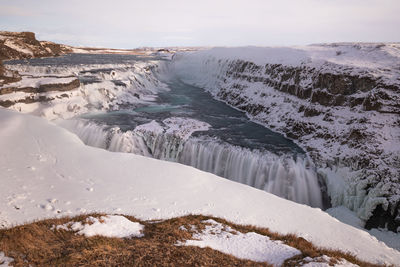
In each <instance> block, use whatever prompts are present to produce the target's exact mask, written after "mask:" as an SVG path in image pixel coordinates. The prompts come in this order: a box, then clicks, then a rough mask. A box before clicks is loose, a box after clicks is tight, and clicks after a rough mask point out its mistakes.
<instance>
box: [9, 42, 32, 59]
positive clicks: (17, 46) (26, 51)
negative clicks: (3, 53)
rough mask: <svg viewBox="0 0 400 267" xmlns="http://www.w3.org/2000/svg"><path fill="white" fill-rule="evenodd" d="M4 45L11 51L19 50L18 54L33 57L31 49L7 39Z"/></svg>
mask: <svg viewBox="0 0 400 267" xmlns="http://www.w3.org/2000/svg"><path fill="white" fill-rule="evenodd" d="M4 45H6V46H8V47H9V48H11V49H14V50H17V51H18V52H20V53H22V54H27V55H30V56H33V52H32V50H31V49H28V48H27V47H22V46H21V44H18V43H16V42H15V41H13V40H10V39H7V40H6V41H5V42H4ZM23 45H25V46H27V44H24V43H23Z"/></svg>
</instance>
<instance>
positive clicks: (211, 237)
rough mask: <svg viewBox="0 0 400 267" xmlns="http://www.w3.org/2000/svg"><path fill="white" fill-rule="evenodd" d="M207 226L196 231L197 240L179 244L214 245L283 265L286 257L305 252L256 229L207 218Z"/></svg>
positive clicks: (242, 255) (240, 256)
mask: <svg viewBox="0 0 400 267" xmlns="http://www.w3.org/2000/svg"><path fill="white" fill-rule="evenodd" d="M203 223H205V224H206V227H205V229H204V230H202V231H201V232H197V233H195V234H193V236H192V237H193V240H186V241H185V242H179V243H178V244H177V245H178V246H197V247H201V248H204V247H210V248H212V249H215V250H218V251H221V252H223V253H226V254H231V255H233V256H235V257H237V258H240V259H247V260H252V261H256V262H268V263H270V264H273V265H275V266H280V265H282V264H283V262H284V261H285V260H286V259H289V258H291V257H293V256H296V255H299V254H301V251H299V250H297V249H295V248H293V247H290V246H287V245H285V244H283V243H282V242H281V241H273V240H271V239H270V238H269V237H268V236H263V235H260V234H257V233H254V232H249V233H245V234H243V233H241V232H238V231H236V230H234V229H232V228H231V227H229V226H227V225H223V224H221V223H218V222H216V221H214V220H211V219H210V220H206V221H203Z"/></svg>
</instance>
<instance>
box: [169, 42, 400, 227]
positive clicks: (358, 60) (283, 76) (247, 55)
mask: <svg viewBox="0 0 400 267" xmlns="http://www.w3.org/2000/svg"><path fill="white" fill-rule="evenodd" d="M229 50H231V52H232V53H230V52H229ZM255 52H256V53H254V49H253V50H252V48H247V49H241V50H240V51H239V50H238V49H236V50H235V49H225V50H224V49H214V50H211V51H208V52H200V53H195V54H192V55H187V56H182V57H181V58H178V59H176V60H175V61H176V62H175V68H176V69H177V72H178V73H181V76H182V79H183V80H184V81H186V82H188V83H192V84H195V85H198V86H201V87H204V88H206V89H207V90H209V91H210V92H211V93H212V94H213V95H214V96H215V97H216V98H217V99H220V100H222V101H224V102H226V103H227V104H229V105H231V106H234V107H236V108H238V109H241V110H243V111H245V112H246V113H247V114H248V115H249V116H250V117H251V118H253V119H254V120H257V121H259V122H260V123H262V124H264V125H266V126H268V127H270V128H272V129H274V130H276V131H278V132H281V133H283V134H285V135H286V136H288V137H289V138H292V139H294V140H296V142H297V143H298V144H300V145H301V146H302V147H303V148H304V149H305V150H306V151H307V152H308V153H309V155H310V156H311V158H312V159H313V160H314V162H315V163H316V165H317V166H318V167H319V168H321V175H323V176H324V177H325V178H326V182H327V184H328V192H329V193H330V197H331V198H332V205H333V206H338V205H344V206H347V207H348V208H350V209H352V210H353V211H356V212H357V214H358V216H359V217H360V218H361V219H363V220H364V221H366V227H377V226H379V227H384V226H387V227H388V229H390V230H392V231H400V228H399V227H400V215H399V214H400V119H399V114H400V45H398V44H386V45H385V44H334V45H321V46H309V47H305V48H301V49H299V48H296V49H292V50H290V51H287V49H286V50H285V51H283V52H282V51H280V49H279V48H276V49H274V48H271V49H265V50H262V49H260V50H257V51H255ZM281 52H282V53H281ZM280 53H281V54H280ZM254 54H256V55H257V56H254ZM262 58H264V59H262ZM193 73H194V74H193ZM322 169H330V171H329V173H332V172H333V173H335V172H336V174H337V173H339V171H338V170H346V172H343V171H340V175H335V177H336V178H332V177H333V176H332V175H328V174H326V173H325V174H324V171H322ZM326 172H328V171H326ZM338 180H341V181H344V186H341V189H339V191H340V192H339V191H338V189H337V186H336V185H337V184H338V183H341V181H340V182H338ZM377 218H378V219H377Z"/></svg>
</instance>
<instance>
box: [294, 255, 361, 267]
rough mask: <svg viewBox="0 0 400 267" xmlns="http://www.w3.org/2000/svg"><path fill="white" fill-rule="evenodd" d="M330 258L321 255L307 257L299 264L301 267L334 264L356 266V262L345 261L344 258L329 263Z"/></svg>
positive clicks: (339, 266) (322, 266) (340, 266)
mask: <svg viewBox="0 0 400 267" xmlns="http://www.w3.org/2000/svg"><path fill="white" fill-rule="evenodd" d="M331 260H332V259H331V258H330V257H328V256H326V255H323V256H321V257H317V258H310V257H307V258H305V259H304V262H305V263H304V264H302V265H301V266H303V267H329V266H335V267H357V266H358V265H356V264H352V263H350V262H348V261H346V260H345V259H341V260H340V261H337V260H335V261H336V263H335V264H332V263H331Z"/></svg>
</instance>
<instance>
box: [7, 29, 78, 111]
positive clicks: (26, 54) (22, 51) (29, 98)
mask: <svg viewBox="0 0 400 267" xmlns="http://www.w3.org/2000/svg"><path fill="white" fill-rule="evenodd" d="M70 52H72V50H71V48H70V47H68V46H65V45H60V44H56V43H53V42H48V41H38V40H36V38H35V34H34V33H32V32H6V31H0V96H2V97H1V98H0V106H3V107H11V106H13V105H15V104H17V103H25V104H30V103H35V102H48V101H52V100H54V99H55V98H60V97H62V96H61V95H56V96H54V95H53V96H49V95H46V94H47V93H49V92H63V91H70V90H74V89H76V88H78V87H79V86H80V83H79V80H78V79H77V78H76V77H75V78H72V79H69V80H67V81H66V82H63V83H59V82H57V80H56V79H53V80H52V81H51V82H41V81H40V80H41V79H42V78H43V79H47V80H48V79H49V78H48V77H36V78H35V77H32V75H20V74H19V73H18V72H17V71H15V70H9V69H6V68H5V67H4V66H3V65H2V60H9V59H25V58H34V57H51V56H59V55H62V54H66V53H70ZM53 78H57V77H53ZM60 78H62V79H65V78H66V77H60ZM67 78H71V77H67ZM26 80H28V81H32V82H33V81H39V82H38V85H37V86H32V85H29V84H27V82H26ZM18 93H24V94H20V95H18ZM8 95H9V96H10V97H8ZM16 95H18V97H16ZM65 96H68V95H64V97H65Z"/></svg>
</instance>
